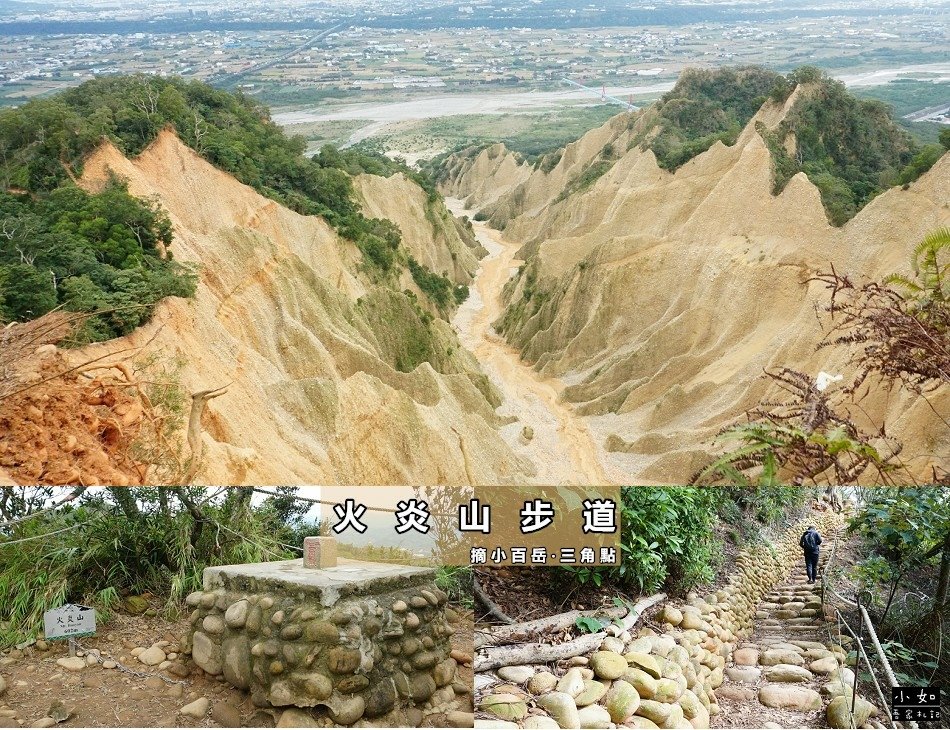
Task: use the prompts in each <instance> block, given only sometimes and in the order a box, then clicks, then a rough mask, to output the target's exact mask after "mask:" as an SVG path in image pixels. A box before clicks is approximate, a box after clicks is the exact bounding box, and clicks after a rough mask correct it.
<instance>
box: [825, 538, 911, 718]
mask: <svg viewBox="0 0 950 730" xmlns="http://www.w3.org/2000/svg"><path fill="white" fill-rule="evenodd" d="M837 553H838V539H837V536H836V537H835V542H834V545H833V546H832V548H831V555H829V557H828V560H827V561H826V562H825V567H824V569H823V570H822V573H821V604H822V609H824V607H825V604H826V603H830V601H828V599H827V596H829V595H830V596H832V597H834V598H835V599H837V600H838V601H840V602H841V603H843V604H845V605H847V606H850V607H851V608H856V609H858V612H859V617H860V619H861V624H862V626H863V627H864V628H865V629H867V631H868V637H869V638H870V641H871V645H872V646H873V647H874V651H875V654H876V655H877V658H878V660H879V661H880V663H881V666H882V667H883V669H884V676H885V678H886V679H887V683H888V684H889V685H890V687H891V689H893V688H894V687H899V686H900V685H899V684H898V682H897V678H896V676H895V675H894V671H893V670H892V669H891V664H890V661H889V660H888V658H887V655H886V654H885V653H884V648H883V647H882V646H881V643H880V641H879V640H878V638H877V632H876V631H875V629H874V623H873V622H872V621H871V616H870V614H869V613H868V611H867V609H866V608H865V607H864V606H863V605H861V602H860V601H852V600H850V599H848V598H845V597H844V596H842V595H841V594H840V593H838V591H836V590H835V589H834V588H832V587H831V576H830V573H831V566H832V564H833V562H834V560H835V558H836V557H837ZM832 608H833V609H834V612H835V616H836V618H837V620H838V634H839V636H840V634H841V626H842V625H843V626H844V628H845V629H846V631H847V633H848V634H849V635H850V636H851V637H852V638H853V639H854V640H855V641H856V642H857V645H858V656H860V657H862V658H863V659H864V663H865V665H866V666H867V668H868V674H869V675H870V677H871V681H872V682H873V683H874V689H875V690H876V691H877V695H878V697H879V698H880V700H881V702H882V704H883V705H884V707H885V708H888V709H889V708H890V705H891V703H890V702H888V700H887V698H886V697H885V696H884V692H883V690H882V689H881V686H880V684H879V683H878V680H877V677H876V676H875V670H874V666H873V665H872V664H871V659H870V657H869V656H868V653H867V651H865V649H864V644H863V643H862V642H861V638H860V636H859V635H858V634H857V633H856V632H855V631H854V629H852V628H851V626H850V625H849V624H848V622H847V621H846V620H845V618H844V616H843V615H842V614H841V611H840V610H838V607H837V606H832ZM855 669H857V666H855ZM857 683H858V678H857V673H855V679H854V686H853V687H852V693H853V694H854V695H856V694H857V691H858V689H857ZM848 713H849V716H851V724H852V725H853V724H854V717H853V715H851V708H850V707H849V708H848ZM888 717H889V718H890V719H891V727H892V728H896V727H897V725H896V724H894V720H893V716H892V713H890V712H888ZM907 727H909V728H914V729H916V728H917V723H915V722H908V723H907Z"/></svg>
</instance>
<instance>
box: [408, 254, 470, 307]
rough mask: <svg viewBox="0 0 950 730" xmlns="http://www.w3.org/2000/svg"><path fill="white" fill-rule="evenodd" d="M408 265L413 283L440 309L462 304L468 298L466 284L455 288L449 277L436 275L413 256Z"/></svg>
mask: <svg viewBox="0 0 950 730" xmlns="http://www.w3.org/2000/svg"><path fill="white" fill-rule="evenodd" d="M408 263H409V272H410V273H411V274H412V279H413V281H415V282H416V285H417V286H418V287H419V288H420V289H421V290H422V291H423V293H424V294H425V295H426V296H427V297H429V299H431V300H432V301H433V302H435V304H436V306H438V307H439V309H446V308H447V307H449V306H450V305H451V304H461V303H462V302H464V301H465V300H466V299H467V298H468V287H467V286H465V285H464V284H460V285H458V286H453V285H452V282H451V281H450V280H449V279H448V278H447V277H445V276H442V275H441V274H436V273H435V272H434V271H432V270H431V269H430V268H429V267H427V266H425V265H423V264H420V263H419V262H418V261H416V260H415V259H414V258H413V257H412V256H410V257H409V262H408Z"/></svg>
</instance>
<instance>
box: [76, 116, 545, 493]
mask: <svg viewBox="0 0 950 730" xmlns="http://www.w3.org/2000/svg"><path fill="white" fill-rule="evenodd" d="M110 171H111V172H112V173H115V174H117V175H119V176H120V177H122V178H125V179H127V180H128V182H129V188H130V191H131V192H132V193H133V194H135V195H139V196H154V197H155V198H156V199H157V200H158V201H159V202H160V203H161V205H162V206H163V207H164V208H165V210H166V211H167V212H168V214H169V216H170V218H171V220H172V222H173V224H174V228H175V243H174V246H173V252H174V255H175V256H176V258H177V259H178V260H180V261H183V262H189V263H192V264H195V265H197V266H198V267H199V271H200V282H199V285H198V289H197V293H196V295H195V297H194V299H192V300H184V299H169V300H165V301H164V302H163V303H162V304H161V305H160V306H159V307H158V309H157V312H156V315H155V317H154V319H153V320H152V321H151V322H150V323H149V324H148V325H146V326H145V327H143V328H141V329H140V330H138V331H136V332H135V333H134V334H132V335H131V336H129V337H127V338H123V339H120V340H113V341H110V342H106V343H102V344H99V345H94V346H90V347H87V348H84V349H83V350H82V351H80V352H77V353H74V355H73V357H75V358H76V359H77V360H78V359H80V358H91V357H99V356H102V355H107V354H108V353H111V352H120V351H121V352H126V351H128V348H132V347H139V346H142V345H146V343H148V344H147V348H146V351H148V352H150V353H155V354H157V356H158V357H160V358H162V359H164V360H166V361H174V362H178V363H180V379H181V384H182V386H183V387H184V388H185V389H186V390H187V391H188V392H192V393H193V392H196V391H200V390H204V389H207V388H214V387H219V386H224V385H229V387H228V390H227V392H226V394H225V395H223V396H221V397H219V398H217V399H215V400H213V401H210V402H209V404H208V406H207V409H206V411H205V415H204V419H203V424H202V425H203V438H204V454H205V455H204V458H203V466H202V470H201V471H200V472H199V475H198V477H197V478H198V480H199V481H201V482H203V483H209V484H216V483H220V484H239V483H252V484H260V483H266V484H320V483H346V484H394V483H397V484H407V483H480V482H488V483H494V482H519V481H523V480H524V479H526V478H528V477H529V476H530V473H531V472H532V467H531V466H530V465H529V464H528V463H526V462H525V460H524V459H523V458H521V457H519V456H517V455H515V454H514V453H513V452H512V450H511V449H510V448H509V447H508V446H507V445H506V444H505V442H504V441H503V440H502V439H501V438H500V437H499V435H498V432H497V428H498V425H499V424H498V421H499V419H498V417H497V416H496V415H495V413H494V407H495V405H497V393H496V392H495V391H494V389H493V388H492V387H491V386H490V385H489V384H488V382H487V379H486V378H485V376H484V375H483V374H482V373H481V371H480V369H479V367H478V364H477V362H476V361H475V360H474V358H473V357H472V356H471V355H470V354H468V353H467V352H466V351H465V350H464V349H462V348H460V347H459V346H458V343H457V340H456V339H455V335H454V333H453V332H452V330H451V328H450V326H449V325H448V323H447V322H445V321H444V320H441V319H436V320H435V321H434V323H433V325H432V327H433V328H434V332H435V334H434V335H433V339H434V341H435V347H436V348H437V350H438V353H437V356H436V357H433V358H432V360H433V361H434V362H435V365H436V367H433V366H432V365H430V364H429V363H428V362H424V363H422V364H421V365H419V366H418V367H415V368H414V369H412V370H411V371H410V372H401V371H400V370H399V369H397V368H396V367H395V364H396V361H397V359H398V357H399V354H400V352H399V351H400V348H403V347H405V346H406V345H405V343H406V341H407V340H408V339H411V337H412V336H413V332H412V331H411V329H410V330H407V329H406V328H407V327H408V326H409V325H408V324H407V323H409V322H411V321H413V320H414V314H413V311H412V308H411V306H410V305H409V300H407V299H406V297H405V296H404V295H402V294H401V293H399V292H398V291H396V290H395V289H390V288H385V287H376V286H374V285H373V284H372V283H371V281H370V280H369V278H368V277H367V276H366V275H364V274H363V273H361V268H360V254H359V252H358V250H357V249H356V248H355V247H354V246H353V245H352V244H350V243H349V242H347V241H344V240H343V239H341V238H339V237H338V236H337V235H336V233H335V232H334V231H333V230H332V229H331V228H330V227H329V226H328V225H327V224H326V223H325V222H324V221H323V220H322V219H321V218H318V217H312V216H301V215H298V214H296V213H294V212H292V211H290V210H288V209H286V208H284V207H282V206H280V205H278V204H277V203H275V202H273V201H271V200H269V199H267V198H264V197H262V196H261V195H259V194H258V193H256V192H255V191H254V190H252V189H251V188H249V187H247V186H245V185H242V184H240V183H239V182H237V181H236V180H235V179H234V178H233V177H231V176H229V175H227V174H226V173H224V172H221V171H219V170H217V169H216V168H214V167H213V166H211V165H210V164H208V163H207V162H205V161H204V160H203V159H201V158H200V157H199V156H198V155H197V154H195V153H194V152H193V151H192V150H191V149H189V148H188V147H186V146H185V145H183V144H182V143H181V142H179V140H178V139H177V138H176V137H175V136H174V135H173V134H172V133H169V132H163V133H162V134H161V135H160V136H159V138H158V139H157V140H156V141H155V142H154V143H153V144H152V145H151V146H150V147H149V148H148V149H146V150H145V151H144V152H143V153H142V154H141V155H140V156H139V157H137V158H135V159H134V160H129V159H126V158H125V157H123V156H122V155H121V154H120V153H119V152H118V151H117V150H116V149H115V148H114V147H112V146H109V145H106V146H104V147H102V148H101V149H100V150H99V151H98V152H97V153H96V154H95V155H94V156H93V157H92V158H91V159H89V160H88V162H87V163H86V165H85V172H84V177H83V183H84V184H85V185H87V186H90V187H94V186H96V185H97V184H99V183H100V182H101V181H102V180H104V179H105V178H106V176H107V175H108V174H109V173H110ZM357 187H358V190H359V193H360V195H361V196H362V198H363V199H364V206H365V209H366V212H367V214H369V215H383V214H387V213H394V210H398V213H399V215H398V217H396V216H395V215H394V216H393V217H396V222H397V223H398V224H399V225H400V227H401V228H402V230H403V233H404V239H405V242H406V245H407V246H408V247H409V248H410V251H411V252H413V254H414V255H415V256H416V257H417V258H418V259H419V260H421V261H423V262H426V263H428V264H430V265H433V267H434V268H435V269H436V270H437V271H441V270H446V271H448V272H449V273H450V275H451V276H452V277H453V278H454V279H455V280H456V281H460V282H461V281H465V280H466V277H467V276H468V273H469V272H471V271H472V270H473V269H474V268H475V267H476V260H477V259H476V257H477V255H478V253H479V251H478V248H477V245H476V244H474V242H473V241H469V242H468V243H465V241H464V240H463V237H462V236H460V234H459V232H458V231H457V230H456V228H455V225H454V223H452V221H451V218H448V219H441V218H440V220H438V221H436V224H433V222H432V221H431V220H427V219H426V217H425V215H424V212H423V206H422V205H421V204H420V199H419V196H421V198H422V199H424V198H425V194H424V193H423V192H422V191H421V190H420V189H419V188H418V187H416V186H414V185H411V184H410V183H408V181H406V180H405V179H404V178H398V177H397V178H391V179H389V180H382V179H371V178H365V177H364V178H361V179H359V180H358V181H357ZM450 264H452V265H451V266H450ZM409 283H411V280H410V282H408V283H407V286H408V284H409ZM400 284H403V282H400Z"/></svg>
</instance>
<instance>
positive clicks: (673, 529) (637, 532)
mask: <svg viewBox="0 0 950 730" xmlns="http://www.w3.org/2000/svg"><path fill="white" fill-rule="evenodd" d="M715 499H716V495H715V493H714V491H713V490H707V489H701V488H694V487H627V488H624V489H622V490H621V505H620V519H621V534H620V550H621V555H620V565H618V566H615V567H610V568H593V569H590V568H586V569H578V568H575V569H567V570H568V572H570V573H572V574H574V575H575V576H576V577H577V578H579V579H581V580H584V581H587V580H589V581H590V582H593V583H594V584H596V585H600V584H601V583H602V582H605V581H610V582H612V583H614V584H616V585H618V586H622V587H633V588H636V589H637V590H639V591H643V592H648V593H649V592H653V591H656V590H658V589H660V588H661V587H663V586H667V587H669V588H672V589H674V590H679V591H686V590H689V589H690V588H692V587H693V586H695V585H698V584H700V583H704V582H708V581H710V580H712V578H713V576H714V574H715V569H716V563H717V556H718V553H717V548H718V544H717V542H716V539H715V538H714V537H713V535H712V526H713V523H714V520H715V515H716V507H715Z"/></svg>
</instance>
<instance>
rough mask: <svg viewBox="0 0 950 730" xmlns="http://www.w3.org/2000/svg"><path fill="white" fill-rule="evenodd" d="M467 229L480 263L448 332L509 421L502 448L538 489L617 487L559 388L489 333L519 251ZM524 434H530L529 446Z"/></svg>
mask: <svg viewBox="0 0 950 730" xmlns="http://www.w3.org/2000/svg"><path fill="white" fill-rule="evenodd" d="M446 206H447V207H448V208H449V210H450V211H452V213H453V214H454V215H457V216H461V215H464V214H466V213H467V212H470V211H466V210H465V208H464V204H463V203H462V201H461V200H458V199H453V198H447V199H446ZM472 226H473V228H474V230H475V236H476V238H477V239H478V242H479V243H480V244H481V245H482V246H484V247H485V249H486V250H487V251H488V256H486V257H485V258H483V259H482V261H481V266H480V268H479V270H478V271H477V272H476V274H475V279H474V281H473V282H472V284H471V286H470V287H469V291H470V295H469V298H468V299H467V300H466V301H465V302H464V303H463V304H462V306H461V307H459V310H458V312H457V313H456V315H455V318H454V319H453V324H454V325H455V328H456V329H457V330H458V333H459V340H460V341H461V343H462V345H463V346H464V347H466V348H467V349H468V350H470V351H471V352H472V353H473V354H474V355H475V357H476V358H477V359H478V361H479V363H481V366H482V368H483V369H484V370H485V372H486V373H487V374H488V376H489V377H490V378H491V380H492V382H493V383H494V384H495V386H496V387H497V388H498V389H499V390H500V391H501V393H502V396H503V398H504V403H503V404H502V406H501V408H500V413H501V414H502V415H505V416H510V418H511V422H510V423H509V424H508V425H506V426H505V427H504V428H503V429H502V434H503V436H504V438H505V440H506V441H507V442H508V444H509V445H510V446H511V447H512V448H513V449H514V450H515V451H517V452H519V453H521V454H524V455H525V456H527V457H528V458H529V459H530V460H531V461H532V463H533V464H534V465H535V468H536V469H537V475H536V480H537V482H538V483H541V484H610V483H613V482H619V481H620V477H619V475H613V474H611V473H609V472H608V470H607V469H606V468H605V465H604V456H603V451H602V449H601V448H600V446H599V445H598V444H597V442H596V441H595V439H594V437H593V435H592V434H591V431H590V429H589V427H588V425H587V423H586V422H585V420H584V419H583V418H582V417H581V416H578V415H577V414H576V413H575V412H574V410H573V409H572V408H571V406H570V405H569V404H568V403H565V402H563V401H562V400H561V397H560V396H561V391H562V390H563V389H564V383H562V382H561V381H560V380H558V379H556V378H549V377H544V376H542V375H541V374H540V373H538V372H537V371H536V370H535V369H534V368H532V367H531V366H530V365H529V364H528V363H526V362H524V361H523V360H522V359H521V356H520V354H519V353H518V351H517V350H516V349H515V348H514V347H512V346H510V345H509V344H508V343H506V342H505V341H504V339H503V338H502V337H501V336H500V335H499V334H498V333H497V332H495V329H494V328H493V327H492V323H493V322H494V321H495V320H497V319H498V318H499V317H501V315H502V314H503V312H504V306H503V304H502V300H501V292H502V289H503V288H504V286H505V283H506V282H507V281H508V280H509V279H510V278H511V275H512V274H513V273H514V271H515V270H516V269H517V267H518V266H519V265H520V264H521V263H522V262H521V261H519V260H517V259H516V258H515V254H516V252H517V250H518V248H520V245H521V244H519V243H517V242H514V243H512V242H509V241H505V240H504V239H503V238H502V236H501V234H500V233H499V232H498V231H496V230H494V229H492V228H490V227H488V226H487V225H485V224H484V223H481V222H478V221H472ZM525 429H530V431H528V432H527V433H531V431H533V435H531V437H530V438H526V435H527V434H526V433H525Z"/></svg>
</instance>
